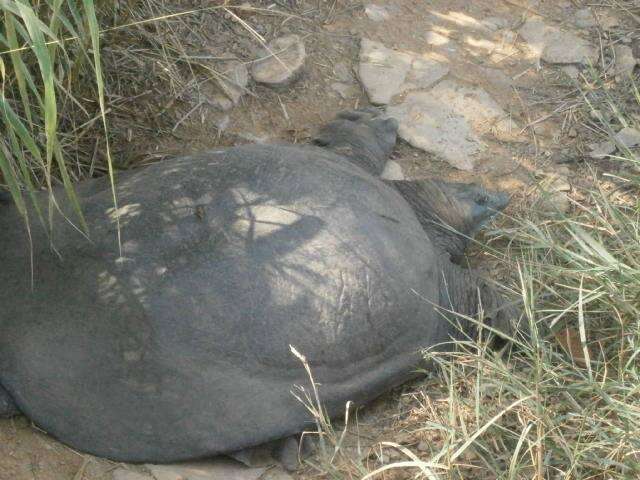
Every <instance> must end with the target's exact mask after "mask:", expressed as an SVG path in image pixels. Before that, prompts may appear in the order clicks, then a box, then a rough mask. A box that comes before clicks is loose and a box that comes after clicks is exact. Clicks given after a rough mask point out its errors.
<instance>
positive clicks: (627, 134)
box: [616, 127, 640, 148]
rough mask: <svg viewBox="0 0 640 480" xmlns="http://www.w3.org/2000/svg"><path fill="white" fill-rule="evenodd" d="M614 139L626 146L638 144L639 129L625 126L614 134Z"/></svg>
mask: <svg viewBox="0 0 640 480" xmlns="http://www.w3.org/2000/svg"><path fill="white" fill-rule="evenodd" d="M616 140H617V141H618V142H619V143H621V144H622V145H624V146H626V147H627V148H633V147H637V146H638V145H640V131H638V130H636V129H635V128H631V127H625V128H623V129H622V130H620V131H619V132H618V133H617V134H616Z"/></svg>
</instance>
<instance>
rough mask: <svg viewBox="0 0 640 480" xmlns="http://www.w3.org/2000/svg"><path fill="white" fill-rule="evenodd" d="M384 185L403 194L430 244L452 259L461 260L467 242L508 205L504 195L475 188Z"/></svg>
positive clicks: (423, 182) (418, 183)
mask: <svg viewBox="0 0 640 480" xmlns="http://www.w3.org/2000/svg"><path fill="white" fill-rule="evenodd" d="M387 183H390V184H392V185H393V186H394V187H395V188H396V189H397V190H398V191H399V192H400V193H401V194H402V196H403V197H404V198H405V200H407V202H408V203H409V204H410V205H411V206H412V207H413V210H414V212H415V213H416V216H417V217H418V220H419V221H420V223H421V224H422V227H423V228H424V229H425V231H426V232H427V234H428V235H429V237H430V238H431V240H432V241H433V242H434V243H435V244H436V245H438V246H440V247H441V248H442V249H443V250H445V251H447V252H449V254H450V255H451V257H452V259H457V258H459V257H461V256H462V255H463V254H464V251H465V249H466V247H467V244H468V242H469V239H470V238H471V237H472V236H473V235H474V234H475V233H476V232H477V231H478V230H479V229H480V228H481V227H482V226H483V225H485V224H486V223H487V221H489V219H491V217H493V216H494V215H496V214H497V213H498V212H499V211H501V210H503V209H504V208H505V207H506V206H507V204H508V203H509V196H508V195H507V194H505V193H499V192H491V191H489V190H486V189H485V188H484V187H482V186H481V185H476V184H465V183H448V182H443V181H439V180H417V181H410V180H398V181H391V182H387Z"/></svg>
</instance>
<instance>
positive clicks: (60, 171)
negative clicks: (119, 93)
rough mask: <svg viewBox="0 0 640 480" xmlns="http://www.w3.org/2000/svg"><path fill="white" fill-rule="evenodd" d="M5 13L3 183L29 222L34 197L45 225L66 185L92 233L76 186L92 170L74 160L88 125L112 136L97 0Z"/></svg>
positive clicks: (52, 1)
mask: <svg viewBox="0 0 640 480" xmlns="http://www.w3.org/2000/svg"><path fill="white" fill-rule="evenodd" d="M0 14H1V15H2V22H1V26H0V81H1V84H0V129H1V131H2V132H3V133H4V135H3V136H2V137H1V138H0V184H3V185H4V186H5V187H6V188H7V189H8V191H9V192H10V194H11V197H12V198H13V201H14V202H15V204H16V206H17V208H18V209H19V211H20V212H21V213H22V214H23V216H25V219H26V220H27V222H28V221H29V218H28V212H29V209H27V204H26V201H29V200H27V199H28V197H31V198H30V200H31V202H32V203H33V205H34V206H35V208H34V211H35V212H36V213H37V216H39V217H40V220H41V221H45V218H46V217H47V216H50V215H52V213H53V209H55V208H57V202H56V198H55V196H54V195H53V189H54V187H56V186H62V187H63V188H64V190H65V192H66V196H67V197H68V199H69V201H70V204H71V205H72V206H73V209H74V210H75V214H76V219H75V220H76V221H77V222H79V224H80V225H81V226H82V227H83V228H86V226H85V224H84V220H83V217H82V212H81V209H80V205H79V202H78V199H77V198H76V195H75V193H74V189H73V186H72V184H73V181H74V180H75V179H77V178H79V177H80V176H81V175H82V171H83V170H88V166H87V165H82V164H80V163H79V162H74V152H75V150H74V147H75V146H76V142H77V137H78V136H79V131H81V129H82V127H83V124H84V125H87V124H90V123H93V122H95V121H101V122H102V125H103V128H104V129H105V131H106V119H105V107H104V85H103V82H102V72H101V62H100V45H99V30H98V21H97V17H96V10H95V5H94V2H93V0H69V1H63V0H43V1H37V2H27V1H23V0H13V1H11V0H8V1H5V2H0ZM87 99H89V100H87ZM106 148H107V163H108V167H109V168H108V171H109V173H110V174H111V179H112V181H113V171H112V170H111V162H110V158H109V155H108V144H107V145H106ZM41 187H45V188H46V189H47V190H48V191H49V192H50V195H49V204H48V211H46V212H43V211H42V208H41V205H40V204H39V203H38V202H36V200H35V197H34V194H35V192H36V191H37V190H38V189H40V188H41Z"/></svg>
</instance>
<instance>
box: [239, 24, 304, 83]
mask: <svg viewBox="0 0 640 480" xmlns="http://www.w3.org/2000/svg"><path fill="white" fill-rule="evenodd" d="M306 58H307V54H306V51H305V48H304V43H303V42H302V40H301V39H300V37H299V36H298V35H286V36H284V37H279V38H276V39H275V40H273V41H271V42H270V43H269V44H268V45H267V49H266V51H265V52H264V56H263V57H262V58H260V59H258V60H256V61H255V62H253V64H252V66H251V76H252V77H253V79H254V80H255V81H256V82H258V83H263V84H265V85H268V86H271V87H284V86H287V85H289V84H290V83H292V82H293V81H295V80H297V79H298V78H299V77H300V75H301V73H302V70H303V68H304V63H305V60H306Z"/></svg>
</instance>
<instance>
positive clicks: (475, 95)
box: [387, 80, 517, 170]
mask: <svg viewBox="0 0 640 480" xmlns="http://www.w3.org/2000/svg"><path fill="white" fill-rule="evenodd" d="M387 114H388V115H389V116H390V117H394V118H396V119H397V120H398V122H399V124H400V128H399V131H398V133H399V135H400V137H402V138H403V139H404V140H406V141H407V142H409V143H410V144H411V145H413V146H414V147H417V148H420V149H422V150H425V151H428V152H433V153H436V154H438V155H440V156H441V157H443V158H444V159H445V160H446V161H447V162H448V163H450V164H451V165H452V166H454V167H456V168H458V169H460V170H473V168H474V166H475V158H474V157H475V155H476V154H477V153H479V152H480V151H481V150H483V149H484V145H483V143H482V141H481V139H480V138H481V136H482V135H484V134H487V133H489V132H491V133H493V134H494V135H496V136H498V137H505V136H508V135H511V132H512V130H514V129H516V128H517V125H515V123H513V122H512V121H511V120H510V119H508V118H507V114H506V113H505V111H504V110H502V108H501V107H500V106H499V105H498V104H497V103H496V102H495V100H493V98H491V97H490V96H489V94H488V93H487V92H485V91H484V90H482V89H481V88H479V87H474V86H468V85H464V84H462V83H460V82H458V81H456V80H445V81H442V82H440V83H439V84H438V85H437V86H435V87H434V88H432V89H431V90H429V91H426V92H424V91H421V92H411V93H409V94H407V97H406V98H405V100H404V101H403V102H402V103H401V104H399V105H397V106H390V107H388V109H387Z"/></svg>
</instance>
